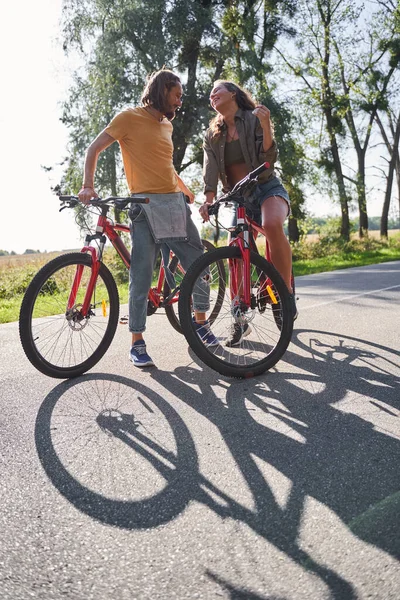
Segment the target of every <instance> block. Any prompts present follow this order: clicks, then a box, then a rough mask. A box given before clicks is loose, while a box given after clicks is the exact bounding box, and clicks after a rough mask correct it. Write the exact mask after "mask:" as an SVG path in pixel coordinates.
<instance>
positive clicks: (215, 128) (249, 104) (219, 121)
mask: <svg viewBox="0 0 400 600" xmlns="http://www.w3.org/2000/svg"><path fill="white" fill-rule="evenodd" d="M216 85H223V86H224V87H226V89H227V90H228V91H230V92H233V93H234V94H235V100H236V104H237V105H238V107H239V108H241V109H242V110H254V109H255V107H256V103H255V101H254V100H253V98H252V97H251V95H250V92H248V91H247V90H244V89H243V88H241V87H240V86H238V85H237V84H236V83H233V81H226V80H224V79H217V81H214V86H216ZM223 122H224V117H223V116H222V115H220V114H217V116H216V117H214V118H213V119H212V120H211V122H210V129H211V132H212V135H213V137H217V136H219V135H220V133H221V128H222V125H223Z"/></svg>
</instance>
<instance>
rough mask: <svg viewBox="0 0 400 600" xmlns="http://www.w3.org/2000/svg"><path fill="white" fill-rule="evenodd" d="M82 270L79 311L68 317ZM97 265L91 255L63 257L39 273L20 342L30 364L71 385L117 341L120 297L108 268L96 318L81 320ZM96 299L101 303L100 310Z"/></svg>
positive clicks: (28, 295) (27, 298)
mask: <svg viewBox="0 0 400 600" xmlns="http://www.w3.org/2000/svg"><path fill="white" fill-rule="evenodd" d="M79 265H82V266H83V267H84V269H83V274H82V278H81V282H80V286H79V288H78V291H77V297H76V303H75V310H74V312H73V313H72V312H70V313H69V315H67V314H66V310H65V307H66V305H67V302H68V298H69V294H70V291H71V286H72V282H73V278H74V274H75V272H76V267H77V266H79ZM91 265H92V258H91V256H89V255H88V254H83V253H70V254H63V255H61V256H58V257H56V258H55V259H53V260H52V261H50V262H49V263H47V264H46V265H45V266H44V267H42V268H41V269H40V271H38V273H37V274H36V275H35V277H34V278H33V279H32V281H31V283H30V284H29V286H28V288H27V290H26V292H25V295H24V298H23V301H22V304H21V310H20V317H19V335H20V340H21V343H22V347H23V349H24V352H25V354H26V356H27V358H28V360H29V361H30V362H31V363H32V365H33V366H34V367H35V368H36V369H38V370H39V371H40V372H41V373H44V374H45V375H48V376H49V377H55V378H59V379H68V378H72V377H77V376H78V375H82V374H83V373H85V372H86V371H88V370H89V369H90V368H91V367H93V366H94V365H95V364H96V363H97V362H98V361H99V360H100V359H101V358H102V356H103V355H104V354H105V352H106V351H107V349H108V347H109V346H110V344H111V342H112V339H113V337H114V334H115V331H116V328H117V324H118V317H119V296H118V290H117V286H116V284H115V281H114V278H113V276H112V274H111V273H110V271H109V269H108V268H107V267H106V266H105V265H104V264H103V263H101V265H100V270H99V275H98V281H97V282H96V287H95V295H94V304H92V305H91V314H90V315H89V317H86V318H84V319H83V318H81V319H80V320H79V314H78V311H79V300H83V298H84V294H85V287H84V286H85V283H86V282H87V281H88V276H90V272H91ZM85 267H87V269H86V268H85ZM96 295H97V297H98V298H99V299H100V302H97V306H96ZM100 305H101V306H100ZM100 310H101V313H102V314H99V312H100ZM58 311H59V312H58ZM96 311H97V312H96ZM107 312H108V314H107ZM107 317H108V318H107ZM80 333H81V335H79V334H80Z"/></svg>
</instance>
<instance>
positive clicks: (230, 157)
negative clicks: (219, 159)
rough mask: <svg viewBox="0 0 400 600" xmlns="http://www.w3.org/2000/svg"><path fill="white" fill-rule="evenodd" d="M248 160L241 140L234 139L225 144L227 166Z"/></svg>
mask: <svg viewBox="0 0 400 600" xmlns="http://www.w3.org/2000/svg"><path fill="white" fill-rule="evenodd" d="M244 162H246V161H245V159H244V156H243V152H242V148H241V146H240V140H239V139H237V140H234V141H233V142H228V143H227V144H225V166H226V167H229V166H230V165H235V164H237V163H244Z"/></svg>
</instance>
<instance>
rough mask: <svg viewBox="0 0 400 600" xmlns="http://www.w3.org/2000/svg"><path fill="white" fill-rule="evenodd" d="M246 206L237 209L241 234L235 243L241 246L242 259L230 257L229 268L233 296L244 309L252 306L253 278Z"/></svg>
mask: <svg viewBox="0 0 400 600" xmlns="http://www.w3.org/2000/svg"><path fill="white" fill-rule="evenodd" d="M245 214H246V213H245V208H244V207H243V206H239V207H238V209H237V226H238V229H240V230H241V234H240V235H239V236H238V237H237V238H236V239H235V245H236V246H238V247H239V249H240V252H241V255H242V260H240V259H239V260H238V259H229V270H230V272H231V282H230V285H231V296H232V299H234V298H237V299H238V300H239V302H240V305H241V306H242V308H244V309H248V308H250V306H251V294H250V289H251V285H250V284H251V280H250V239H249V236H250V233H249V228H248V225H247V223H246V219H245Z"/></svg>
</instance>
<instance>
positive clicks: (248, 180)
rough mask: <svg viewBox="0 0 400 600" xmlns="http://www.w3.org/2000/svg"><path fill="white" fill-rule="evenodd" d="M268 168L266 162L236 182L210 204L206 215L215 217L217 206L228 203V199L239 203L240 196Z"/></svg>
mask: <svg viewBox="0 0 400 600" xmlns="http://www.w3.org/2000/svg"><path fill="white" fill-rule="evenodd" d="M269 167H270V164H269V163H268V162H265V163H263V164H262V165H260V166H259V167H257V169H254V171H251V172H250V173H248V174H247V175H246V177H244V178H243V179H241V180H240V181H238V182H237V183H236V185H234V187H233V188H232V189H231V190H230V191H229V192H227V193H226V194H224V195H223V196H221V197H220V198H218V199H217V200H216V201H215V202H214V204H211V205H210V206H209V207H208V214H209V215H216V214H218V210H219V205H220V204H221V203H222V202H228V201H229V200H230V199H231V200H233V199H235V202H236V201H239V197H240V195H241V194H242V193H243V192H244V191H245V190H246V189H247V188H248V187H250V186H252V185H255V184H256V183H257V179H258V176H259V175H261V173H264V171H266V170H267V169H269ZM239 202H240V201H239Z"/></svg>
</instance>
